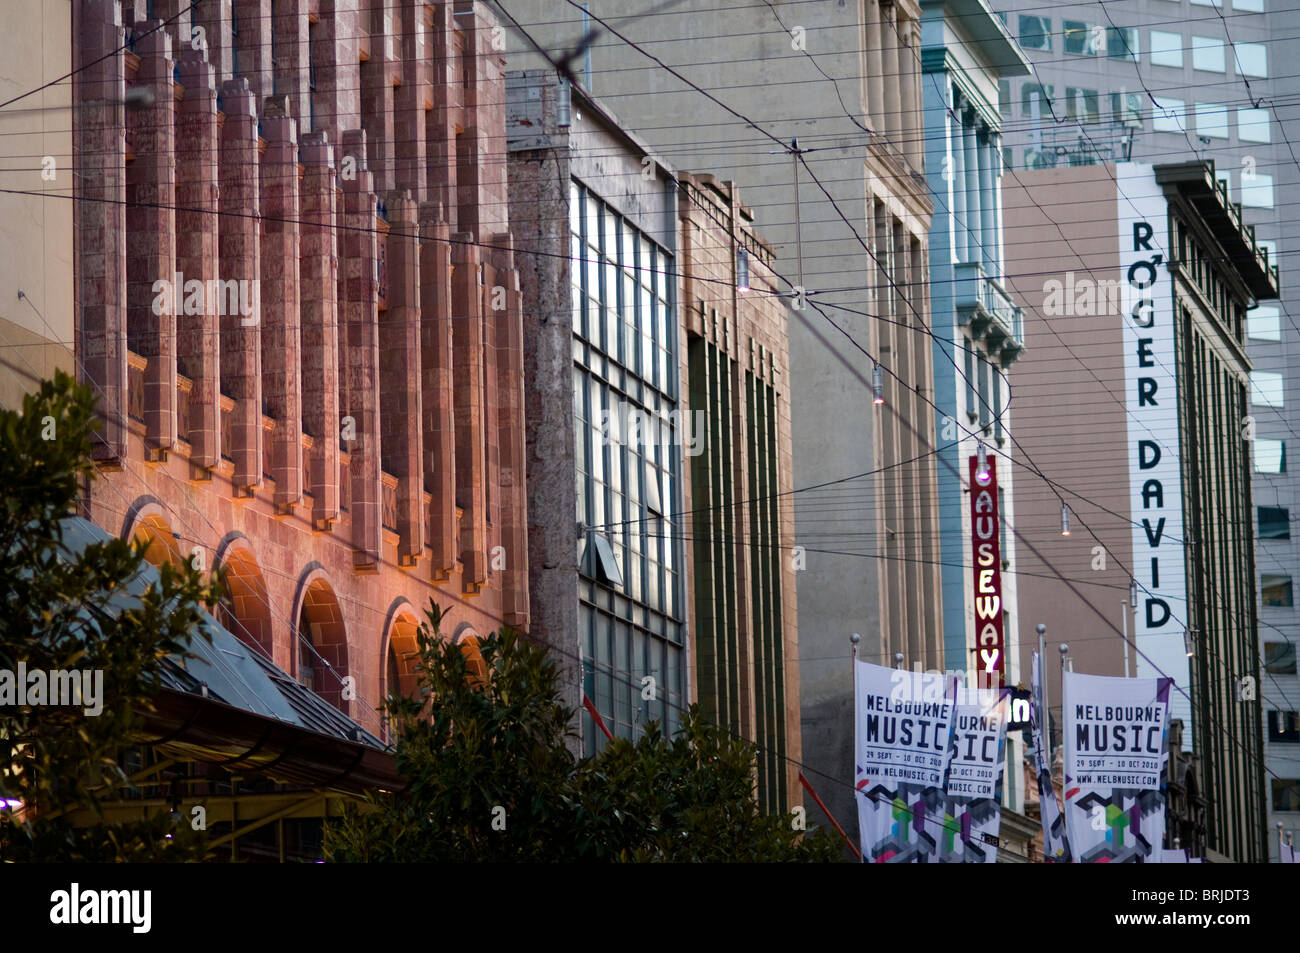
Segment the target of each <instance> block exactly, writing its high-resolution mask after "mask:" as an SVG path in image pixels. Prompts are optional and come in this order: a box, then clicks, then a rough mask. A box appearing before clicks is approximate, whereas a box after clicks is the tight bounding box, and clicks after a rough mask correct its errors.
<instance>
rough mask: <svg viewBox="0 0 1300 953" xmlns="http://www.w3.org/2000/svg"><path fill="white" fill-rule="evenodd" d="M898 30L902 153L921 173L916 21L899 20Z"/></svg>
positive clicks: (919, 66) (900, 149)
mask: <svg viewBox="0 0 1300 953" xmlns="http://www.w3.org/2000/svg"><path fill="white" fill-rule="evenodd" d="M898 31H899V32H898V41H899V42H898V88H899V100H900V103H899V110H900V112H901V117H902V118H901V121H900V122H899V130H900V131H899V135H900V138H901V142H900V148H899V151H900V152H901V153H902V155H903V157H904V158H905V159H906V160H907V164H908V165H909V166H911V167H912V169H913V171H915V172H921V171H922V168H923V166H924V165H925V163H924V161H923V160H922V158H921V155H922V145H923V144H922V142H921V129H920V117H921V111H920V109H919V108H918V105H917V83H916V79H917V74H918V71H919V70H920V68H921V63H920V60H919V59H918V58H917V57H918V56H919V53H918V51H917V48H916V25H915V22H914V21H913V20H910V19H900V20H899V21H898Z"/></svg>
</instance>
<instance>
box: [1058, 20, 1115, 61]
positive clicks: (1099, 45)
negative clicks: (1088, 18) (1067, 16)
mask: <svg viewBox="0 0 1300 953" xmlns="http://www.w3.org/2000/svg"><path fill="white" fill-rule="evenodd" d="M1062 25H1063V26H1064V27H1065V52H1067V53H1077V54H1079V55H1080V56H1096V55H1097V54H1098V53H1100V52H1101V50H1102V49H1103V48H1104V47H1105V45H1106V31H1105V30H1103V29H1102V28H1101V27H1099V26H1093V25H1092V24H1091V23H1084V22H1083V21H1082V20H1066V21H1065V22H1064V23H1063V24H1062Z"/></svg>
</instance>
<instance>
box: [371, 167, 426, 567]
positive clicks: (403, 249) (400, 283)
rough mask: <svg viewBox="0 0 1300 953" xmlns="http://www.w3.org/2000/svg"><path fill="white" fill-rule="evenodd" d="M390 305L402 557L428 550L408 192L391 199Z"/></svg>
mask: <svg viewBox="0 0 1300 953" xmlns="http://www.w3.org/2000/svg"><path fill="white" fill-rule="evenodd" d="M388 217H389V222H390V223H391V225H392V230H391V231H390V232H389V233H388V238H387V241H388V309H387V310H386V311H385V312H384V314H383V316H382V317H381V318H380V321H379V352H380V362H381V366H382V367H383V374H382V378H381V382H380V391H379V400H380V419H381V420H382V422H383V433H382V436H381V438H380V440H381V443H380V445H381V447H382V449H383V459H384V470H385V471H386V472H388V473H391V474H393V475H394V476H396V477H397V533H398V537H399V540H398V544H397V558H398V561H399V562H400V563H401V564H403V565H412V564H414V563H415V561H416V560H417V559H419V557H420V555H421V554H422V553H423V552H424V510H423V506H422V504H423V494H424V466H423V463H422V462H421V461H422V460H423V456H424V448H423V439H422V431H421V418H422V410H421V399H420V383H421V380H420V378H421V363H420V319H421V314H420V224H419V215H418V209H417V207H416V204H415V202H414V201H413V200H412V198H411V195H410V193H409V192H400V193H393V194H391V195H390V196H389V198H388Z"/></svg>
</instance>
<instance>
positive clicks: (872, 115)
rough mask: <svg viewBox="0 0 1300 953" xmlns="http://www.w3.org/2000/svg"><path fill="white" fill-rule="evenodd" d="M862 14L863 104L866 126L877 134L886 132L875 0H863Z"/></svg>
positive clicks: (878, 26) (878, 17) (878, 16)
mask: <svg viewBox="0 0 1300 953" xmlns="http://www.w3.org/2000/svg"><path fill="white" fill-rule="evenodd" d="M862 15H863V17H864V19H865V20H866V28H867V29H866V47H867V48H866V50H865V51H864V58H863V66H862V70H863V77H862V78H863V83H864V85H865V86H866V98H865V100H864V103H863V104H864V105H865V106H866V107H867V111H868V112H869V115H868V116H867V117H866V123H865V124H866V126H867V128H869V129H871V130H873V131H874V132H875V133H876V134H877V135H879V136H885V135H887V134H888V124H887V123H886V121H885V78H884V72H885V71H884V67H883V66H882V65H881V55H880V53H881V51H880V44H881V37H880V17H881V15H882V8H881V5H880V3H878V2H877V0H863V5H862Z"/></svg>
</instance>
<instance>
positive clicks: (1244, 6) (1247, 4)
mask: <svg viewBox="0 0 1300 953" xmlns="http://www.w3.org/2000/svg"><path fill="white" fill-rule="evenodd" d="M1232 9H1233V11H1234V12H1236V13H1263V12H1264V0H1232Z"/></svg>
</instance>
